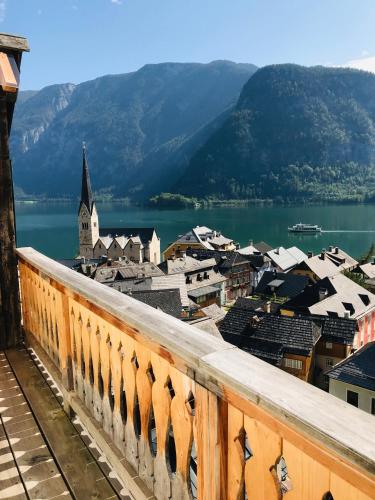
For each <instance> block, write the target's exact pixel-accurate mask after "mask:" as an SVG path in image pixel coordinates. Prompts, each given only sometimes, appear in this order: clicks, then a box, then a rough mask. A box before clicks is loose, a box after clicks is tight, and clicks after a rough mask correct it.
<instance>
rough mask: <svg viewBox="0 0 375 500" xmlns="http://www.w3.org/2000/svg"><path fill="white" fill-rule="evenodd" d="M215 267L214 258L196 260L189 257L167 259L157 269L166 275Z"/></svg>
mask: <svg viewBox="0 0 375 500" xmlns="http://www.w3.org/2000/svg"><path fill="white" fill-rule="evenodd" d="M215 265H216V260H215V259H214V258H207V259H205V260H198V259H195V258H194V257H191V256H190V255H186V256H184V257H177V258H176V259H168V260H165V261H164V262H162V263H161V264H159V268H160V269H161V270H162V271H164V272H165V273H166V274H177V273H189V272H194V271H200V270H204V269H210V268H213V267H214V266H215Z"/></svg>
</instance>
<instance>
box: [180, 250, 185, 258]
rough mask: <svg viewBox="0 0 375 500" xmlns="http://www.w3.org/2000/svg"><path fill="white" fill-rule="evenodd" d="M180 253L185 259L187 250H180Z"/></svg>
mask: <svg viewBox="0 0 375 500" xmlns="http://www.w3.org/2000/svg"><path fill="white" fill-rule="evenodd" d="M180 255H181V257H182V258H183V259H184V258H185V257H186V250H180Z"/></svg>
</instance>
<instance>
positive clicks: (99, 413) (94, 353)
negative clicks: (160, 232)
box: [90, 326, 103, 422]
mask: <svg viewBox="0 0 375 500" xmlns="http://www.w3.org/2000/svg"><path fill="white" fill-rule="evenodd" d="M101 338H102V334H101V331H100V329H99V326H96V327H95V328H92V331H91V335H90V349H91V368H92V371H93V378H94V380H93V381H92V382H93V384H92V385H93V386H92V407H91V408H90V411H91V412H92V414H93V416H94V417H95V419H96V420H97V421H98V422H102V420H103V405H102V396H103V394H101V393H100V387H99V384H100V383H101V373H100V362H101V360H100V343H101ZM99 378H100V381H99Z"/></svg>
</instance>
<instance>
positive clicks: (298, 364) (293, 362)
mask: <svg viewBox="0 0 375 500" xmlns="http://www.w3.org/2000/svg"><path fill="white" fill-rule="evenodd" d="M284 366H285V367H286V368H293V369H295V370H302V361H301V360H300V359H289V358H284Z"/></svg>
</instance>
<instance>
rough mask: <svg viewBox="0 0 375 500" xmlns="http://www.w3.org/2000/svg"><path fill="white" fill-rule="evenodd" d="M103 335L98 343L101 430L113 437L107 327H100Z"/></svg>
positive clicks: (110, 343) (109, 353) (110, 347)
mask: <svg viewBox="0 0 375 500" xmlns="http://www.w3.org/2000/svg"><path fill="white" fill-rule="evenodd" d="M102 329H103V334H102V337H101V342H100V370H101V377H102V381H103V382H102V383H103V399H102V407H103V429H104V430H105V431H106V433H107V434H108V435H109V436H110V437H112V436H113V427H112V422H113V417H112V403H111V402H112V393H111V391H112V381H111V370H110V358H111V351H112V341H111V336H110V333H109V331H108V326H107V325H102Z"/></svg>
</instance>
